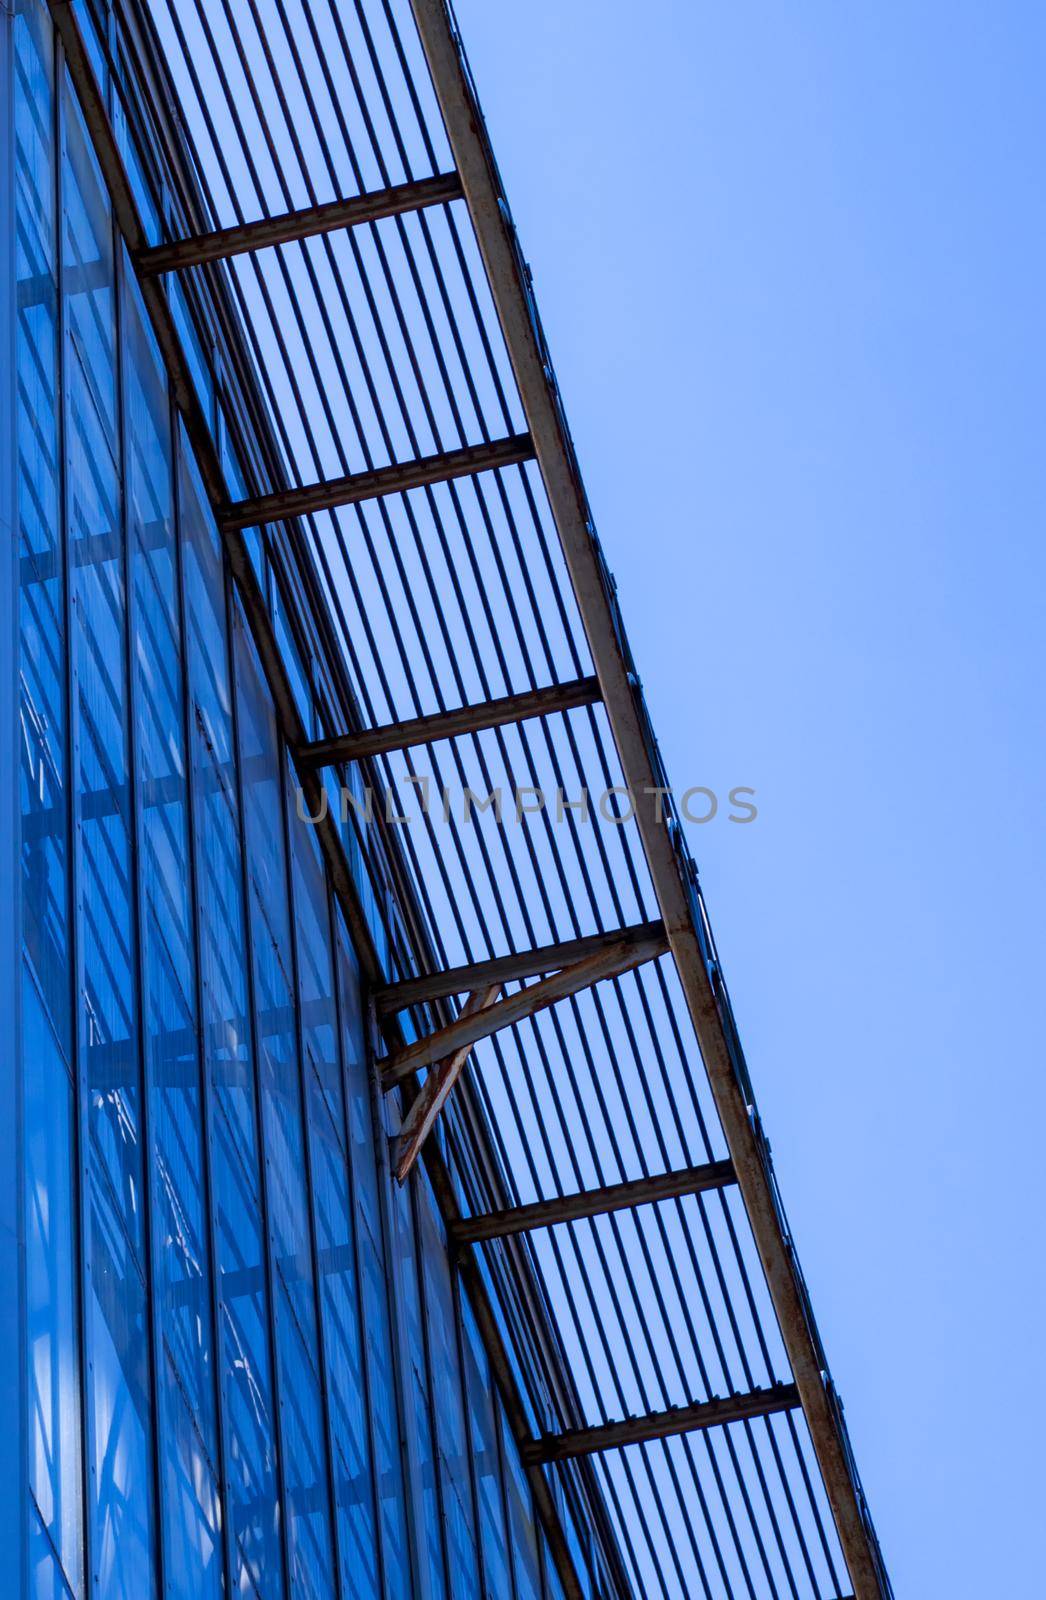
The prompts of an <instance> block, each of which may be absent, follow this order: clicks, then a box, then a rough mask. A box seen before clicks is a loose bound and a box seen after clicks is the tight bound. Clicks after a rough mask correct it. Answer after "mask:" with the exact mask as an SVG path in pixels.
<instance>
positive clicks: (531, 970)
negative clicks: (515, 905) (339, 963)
mask: <svg viewBox="0 0 1046 1600" xmlns="http://www.w3.org/2000/svg"><path fill="white" fill-rule="evenodd" d="M664 937H665V930H664V928H663V927H662V925H661V923H660V922H637V923H635V924H634V925H633V926H632V927H630V928H612V929H611V930H610V932H609V933H588V934H584V935H582V937H581V938H580V939H564V940H563V941H561V942H560V943H559V944H541V945H536V946H535V947H534V949H532V950H521V951H520V952H519V953H518V954H516V955H510V956H494V957H493V958H492V959H491V960H489V961H471V962H469V963H468V964H467V965H466V966H462V967H446V968H444V970H443V971H442V972H432V973H425V974H423V975H422V976H421V977H419V978H403V979H402V980H401V981H400V982H399V983H389V984H386V985H385V986H384V987H383V988H378V989H375V991H374V994H373V999H374V1003H375V1005H376V1007H377V1011H378V1015H379V1017H387V1016H391V1015H392V1013H393V1012H395V1011H405V1010H406V1008H407V1007H408V1006H416V1005H421V1004H423V1003H424V1002H425V1001H427V1000H442V999H445V998H446V996H447V995H450V994H467V993H470V992H471V991H472V990H473V989H482V988H483V987H484V985H485V984H488V983H513V982H517V981H518V980H519V979H521V978H537V977H540V976H541V975H542V974H543V973H545V972H558V971H559V969H560V968H561V967H569V966H572V965H573V963H574V962H575V961H583V960H584V959H585V957H586V956H593V955H598V954H599V952H600V951H601V950H608V949H609V948H610V947H611V946H612V945H619V944H641V945H646V944H649V943H651V942H652V941H658V940H660V941H661V948H662V949H664ZM659 953H660V952H659Z"/></svg>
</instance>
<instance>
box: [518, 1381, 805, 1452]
mask: <svg viewBox="0 0 1046 1600" xmlns="http://www.w3.org/2000/svg"><path fill="white" fill-rule="evenodd" d="M798 1404H799V1391H798V1389H797V1388H796V1386H795V1384H794V1383H779V1384H776V1385H775V1386H774V1388H772V1389H750V1390H749V1391H748V1392H747V1393H746V1394H735V1395H730V1396H729V1397H728V1398H727V1399H725V1400H701V1401H698V1402H697V1403H695V1404H694V1405H692V1406H672V1407H671V1408H670V1409H669V1410H668V1411H651V1412H650V1413H648V1415H647V1416H645V1417H626V1418H625V1420H624V1421H623V1422H604V1423H600V1424H599V1425H597V1426H596V1427H594V1428H577V1429H575V1430H573V1431H572V1432H570V1433H553V1434H546V1435H545V1436H544V1437H543V1438H541V1439H532V1440H531V1442H530V1444H529V1445H526V1446H525V1447H524V1452H523V1459H524V1461H528V1462H537V1463H539V1464H540V1465H542V1466H547V1465H548V1463H549V1462H551V1461H571V1460H573V1458H574V1457H575V1456H591V1455H595V1454H596V1453H597V1452H598V1451H600V1450H621V1449H623V1448H624V1447H625V1446H626V1445H630V1444H645V1443H646V1442H647V1441H648V1440H650V1439H670V1438H672V1437H673V1435H675V1434H678V1433H694V1432H696V1431H698V1430H700V1429H703V1428H720V1427H723V1426H725V1425H726V1424H727V1423H730V1422H746V1421H749V1420H750V1419H751V1418H752V1417H767V1416H770V1415H771V1414H772V1413H773V1412H775V1411H792V1410H794V1409H795V1407H796V1406H798Z"/></svg>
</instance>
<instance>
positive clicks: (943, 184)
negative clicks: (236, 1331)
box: [458, 0, 1046, 1600]
mask: <svg viewBox="0 0 1046 1600" xmlns="http://www.w3.org/2000/svg"><path fill="white" fill-rule="evenodd" d="M458 14H459V19H460V21H461V25H462V31H463V33H464V35H465V40H466V44H467V46H468V48H469V52H470V55H471V58H472V61H473V66H474V68H475V70H476V75H477V79H478V82H479V85H480V91H481V96H482V99H483V102H484V106H485V108H486V111H487V116H488V119H489V121H490V123H491V127H492V131H493V136H494V141H495V146H496V149H497V152H498V156H499V161H500V164H501V166H502V170H503V173H504V176H505V180H506V184H507V187H508V190H509V194H510V197H511V200H512V203H513V208H514V211H515V214H516V218H517V221H518V223H519V226H520V230H521V233H522V237H523V242H524V246H525V248H526V250H527V253H528V255H529V257H530V260H531V264H532V266H533V269H534V276H535V281H536V285H537V291H538V295H539V299H540V303H541V307H542V312H543V316H544V320H545V323H546V326H547V329H548V333H549V337H550V342H551V345H552V349H553V353H554V356H555V360H556V365H557V369H558V372H559V376H560V381H561V384H562V387H563V389H564V392H565V396H566V402H567V408H568V413H569V415H570V419H571V423H572V427H573V431H574V435H575V438H576V440H577V443H578V447H579V450H580V453H581V457H582V462H583V465H584V468H585V474H586V479H587V483H588V487H589V491H590V494H591V497H592V500H593V503H594V506H595V511H596V516H597V521H598V524H599V527H600V531H601V535H602V538H603V541H604V543H605V545H606V546H607V550H608V554H609V556H610V560H611V563H612V566H613V568H614V570H615V572H616V575H617V577H618V580H619V583H620V586H621V591H622V599H623V603H624V610H625V617H626V621H627V623H628V626H629V630H630V633H631V636H632V641H633V645H634V647H635V651H636V654H637V657H638V660H639V664H640V668H641V671H642V674H643V678H644V683H645V686H646V689H647V693H648V696H649V698H650V701H651V704H652V707H653V712H654V717H655V721H656V725H657V727H658V730H659V733H660V737H661V741H662V745H663V748H664V751H665V755H666V758H667V761H668V767H669V773H670V775H671V776H672V778H673V780H674V781H675V782H676V784H677V785H680V786H681V785H683V784H686V783H702V784H708V785H709V786H711V787H712V788H715V789H719V790H720V791H721V792H722V791H725V790H726V789H727V788H729V787H730V786H731V785H733V784H750V785H751V786H753V787H754V788H755V789H756V790H757V796H758V803H759V806H760V816H759V818H758V821H757V822H756V823H754V824H753V825H751V826H750V827H740V828H739V827H731V826H728V825H727V824H725V823H724V822H722V821H720V820H718V819H717V821H716V822H713V823H712V824H710V825H709V826H707V827H705V828H698V829H694V830H692V833H691V839H692V843H693V844H694V847H695V851H696V854H697V858H698V862H699V864H700V866H701V869H702V876H703V880H704V884H705V889H706V893H707V895H708V899H709V902H710V906H711V911H712V916H713V920H714V923H715V927H716V932H717V937H718V940H719V944H720V946H721V950H722V954H723V957H724V961H725V964H726V968H727V974H728V977H729V981H730V984H731V989H732V992H733V997H734V1003H735V1007H736V1009H737V1011H738V1015H739V1019H740V1023H741V1028H742V1033H743V1036H744V1039H745V1043H746V1048H747V1051H748V1055H749V1059H750V1062H751V1065H752V1070H753V1075H754V1077H755V1082H756V1087H757V1091H758V1093H759V1098H760V1102H761V1106H762V1110H763V1114H764V1118H765V1120H766V1123H767V1125H768V1128H769V1131H770V1135H771V1139H772V1141H773V1145H774V1151H775V1156H776V1161H777V1166H778V1171H779V1174H780V1177H781V1181H782V1187H783V1189H784V1194H785V1199H786V1202H787V1205H788V1208H789V1212H790V1215H791V1219H792V1223H793V1226H794V1228H795V1232H796V1235H797V1237H798V1240H799V1245H800V1251H801V1255H802V1259H803V1263H804V1266H805V1269H806V1272H807V1276H808V1278H809V1280H810V1284H811V1288H812V1292H813V1297H814V1303H815V1307H816V1310H817V1313H818V1317H819V1320H820V1323H821V1327H822V1331H823V1333H824V1336H825V1341H826V1344H827V1347H828V1351H829V1355H830V1358H831V1360H832V1362H833V1365H834V1368H835V1371H836V1377H837V1379H838V1382H839V1384H840V1387H841V1389H842V1393H843V1396H844V1399H845V1401H846V1403H847V1415H848V1419H849V1422H850V1427H851V1431H852V1434H853V1438H854V1443H855V1446H856V1450H857V1455H858V1459H859V1463H860V1466H861V1470H862V1473H863V1475H864V1478H865V1483H866V1487H867V1489H868V1493H869V1497H870V1499H871V1502H872V1507H873V1511H874V1513H875V1516H876V1520H877V1523H878V1526H879V1531H880V1536H881V1538H882V1541H883V1545H884V1549H885V1552H886V1556H887V1560H888V1562H889V1565H890V1568H891V1571H892V1574H893V1577H894V1582H895V1585H896V1587H897V1591H898V1595H899V1597H900V1600H907V1597H912V1600H914V1597H916V1596H918V1597H920V1600H922V1597H927V1600H929V1597H931V1596H934V1597H935V1596H938V1595H940V1596H942V1597H943V1596H945V1595H947V1596H948V1600H985V1597H986V1596H988V1595H991V1596H995V1595H1000V1596H1001V1595H1003V1594H1017V1593H1021V1594H1031V1593H1037V1592H1040V1590H1041V1585H1042V1576H1041V1573H1042V1558H1041V1538H1040V1537H1039V1536H1038V1535H1037V1533H1036V1529H1037V1528H1039V1529H1041V1520H1042V1504H1041V1497H1042V1492H1043V1484H1042V1468H1041V1441H1042V1428H1043V1424H1044V1420H1046V1418H1044V1415H1043V1400H1042V1391H1041V1387H1039V1386H1038V1374H1039V1372H1040V1367H1041V1350H1042V1327H1043V1313H1044V1304H1043V1302H1044V1294H1043V1271H1042V1254H1043V1250H1042V1236H1043V1231H1044V1230H1043V1220H1044V1207H1043V1203H1042V1189H1043V1180H1044V1159H1043V1135H1042V1131H1041V1130H1042V1123H1043V1110H1044V1101H1046V1090H1044V1056H1046V1051H1044V1047H1043V1037H1042V1036H1043V1026H1042V1011H1043V1006H1042V999H1041V997H1042V994H1043V993H1044V989H1046V983H1044V954H1046V951H1044V943H1046V941H1044V938H1043V926H1044V910H1043V906H1044V899H1046V896H1044V890H1046V882H1044V879H1046V874H1044V871H1043V866H1044V860H1043V857H1044V848H1043V834H1042V820H1041V819H1042V817H1043V813H1044V807H1043V800H1044V790H1046V754H1044V742H1043V695H1044V688H1046V681H1044V680H1046V674H1044V671H1043V644H1042V639H1043V632H1044V628H1043V613H1044V594H1046V553H1044V543H1046V451H1044V441H1043V431H1044V422H1046V207H1044V189H1046V165H1044V151H1046V96H1044V94H1043V91H1042V79H1043V72H1044V69H1046V8H1044V7H1042V6H1040V5H1033V4H1027V5H1022V4H1018V3H1014V0H1000V3H998V4H990V3H988V0H978V3H969V0H949V3H947V4H945V3H942V0H915V3H913V0H878V3H876V4H874V5H873V4H871V3H865V4H859V5H840V4H838V0H820V3H816V0H797V3H794V4H784V3H782V0H777V3H762V4H759V3H741V4H737V5H721V4H719V5H712V4H709V3H705V0H699V3H694V0H645V3H644V4H643V5H641V6H636V5H635V4H627V5H626V4H624V3H622V0H599V3H597V0H530V3H529V4H528V5H527V6H504V5H496V6H495V5H491V4H489V0H458Z"/></svg>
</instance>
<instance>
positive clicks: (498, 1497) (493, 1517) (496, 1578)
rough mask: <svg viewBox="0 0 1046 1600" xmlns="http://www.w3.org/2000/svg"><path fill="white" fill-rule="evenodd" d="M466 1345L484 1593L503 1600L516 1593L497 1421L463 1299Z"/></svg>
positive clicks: (475, 1331)
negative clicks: (507, 1533)
mask: <svg viewBox="0 0 1046 1600" xmlns="http://www.w3.org/2000/svg"><path fill="white" fill-rule="evenodd" d="M459 1304H460V1306H461V1328H462V1344H463V1347H464V1354H465V1390H466V1393H467V1395H468V1404H469V1423H470V1427H471V1432H472V1460H473V1467H474V1470H475V1478H476V1495H477V1499H478V1501H479V1526H480V1537H481V1540H482V1547H483V1578H484V1586H483V1593H484V1594H485V1595H486V1596H487V1600H503V1597H504V1596H507V1595H510V1594H511V1593H512V1579H511V1576H510V1573H509V1557H508V1539H507V1536H506V1532H505V1503H504V1499H503V1497H502V1490H501V1462H500V1458H499V1454H498V1436H497V1431H496V1423H495V1417H494V1404H493V1398H492V1396H493V1384H492V1382H491V1377H490V1367H489V1363H488V1361H487V1353H486V1351H485V1350H484V1348H483V1341H482V1340H481V1338H480V1335H479V1328H478V1327H477V1326H476V1319H475V1317H474V1316H473V1314H472V1307H471V1306H470V1305H469V1303H468V1300H467V1298H466V1297H465V1295H464V1294H462V1295H461V1296H460V1299H459Z"/></svg>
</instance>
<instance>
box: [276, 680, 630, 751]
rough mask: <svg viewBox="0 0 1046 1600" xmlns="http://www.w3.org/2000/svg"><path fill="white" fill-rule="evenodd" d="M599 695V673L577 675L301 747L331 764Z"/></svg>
mask: <svg viewBox="0 0 1046 1600" xmlns="http://www.w3.org/2000/svg"><path fill="white" fill-rule="evenodd" d="M598 699H599V680H598V679H597V678H575V679H574V680H572V681H571V682H570V683H553V684H549V685H548V686H547V687H546V688H543V689H528V690H526V691H525V692H524V693H523V694H506V695H503V696H502V697H501V698H500V699H498V700H484V701H482V702H481V703H479V704H477V705H471V706H458V707H457V708H456V709H455V710H453V711H438V712H436V713H435V714H434V715H433V716H431V717H411V718H410V719H409V720H408V721H405V722H388V723H386V724H385V725H384V727H380V728H363V729H361V730H359V731H358V732H356V733H344V734H341V735H339V737H337V738H335V739H317V740H316V741H315V743H313V744H307V745H306V746H305V747H304V749H303V750H302V751H301V752H300V755H301V759H302V760H303V761H307V762H308V763H309V765H310V766H314V767H329V766H331V765H332V764H333V763H334V762H336V761H359V760H360V759H361V758H362V757H364V756H380V755H384V754H385V753H386V752H387V751H389V750H408V749H410V747H411V746H412V745H418V744H435V743H436V741H437V740H439V739H453V738H456V737H457V736H458V735H459V734H463V733H479V732H481V731H482V729H484V728H499V727H503V726H504V725H505V724H506V723H509V722H524V721H525V720H526V719H527V718H528V717H547V716H548V715H549V714H550V713H551V712H554V711H572V710H573V709H574V708H575V707H576V706H588V705H592V703H593V702H594V701H596V700H598Z"/></svg>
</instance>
